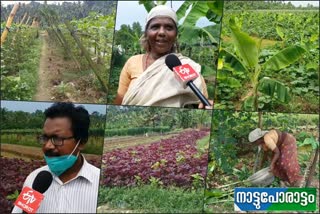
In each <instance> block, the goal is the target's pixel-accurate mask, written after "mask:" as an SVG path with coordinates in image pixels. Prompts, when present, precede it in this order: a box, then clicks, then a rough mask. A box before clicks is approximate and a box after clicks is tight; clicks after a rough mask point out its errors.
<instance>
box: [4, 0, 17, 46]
mask: <svg viewBox="0 0 320 214" xmlns="http://www.w3.org/2000/svg"><path fill="white" fill-rule="evenodd" d="M18 9H19V3H17V4H15V5H14V6H13V8H12V10H11V13H10V15H9V18H8V20H7V24H6V28H5V29H4V31H3V33H2V35H1V46H2V44H3V42H4V41H5V40H6V38H7V35H8V32H9V29H10V27H11V24H12V21H13V18H14V16H15V15H16V12H17V10H18Z"/></svg>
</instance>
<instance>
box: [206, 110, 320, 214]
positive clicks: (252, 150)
mask: <svg viewBox="0 0 320 214" xmlns="http://www.w3.org/2000/svg"><path fill="white" fill-rule="evenodd" d="M260 117H261V118H260V120H262V129H263V130H270V129H272V128H275V129H278V130H280V131H282V132H287V133H291V134H292V135H293V136H294V137H295V138H296V144H297V153H298V163H299V165H300V175H301V176H303V180H302V182H301V184H300V187H316V188H318V190H319V156H318V157H317V155H316V153H317V150H318V149H319V141H318V139H319V116H318V115H317V114H286V113H263V114H262V115H261V116H260ZM222 121H223V122H222ZM258 121H259V114H258V113H256V112H232V111H222V110H216V111H215V112H214V115H213V127H214V128H213V129H212V131H211V133H212V136H211V138H212V139H211V142H210V150H209V162H208V172H207V179H206V191H205V202H204V203H205V209H204V210H205V212H206V213H212V212H215V213H222V212H223V213H229V212H233V211H234V207H233V203H234V199H233V194H234V188H235V187H255V186H257V185H252V184H250V182H248V181H246V179H248V178H249V176H250V175H252V174H253V173H254V172H257V171H258V170H260V169H262V168H265V167H267V166H269V165H270V161H271V159H270V158H269V159H266V160H263V158H262V154H261V153H262V152H260V153H258V146H257V145H254V144H251V143H249V142H248V135H249V133H250V131H252V130H253V129H255V128H256V127H257V125H256V124H258ZM263 153H264V152H263ZM312 166H313V167H314V168H312ZM309 181H310V183H308V182H309ZM284 185H285V184H284V182H282V181H281V180H280V179H279V178H277V177H275V179H274V180H273V182H272V183H270V184H269V185H266V186H265V187H284ZM260 187H263V186H262V185H261V186H260Z"/></svg>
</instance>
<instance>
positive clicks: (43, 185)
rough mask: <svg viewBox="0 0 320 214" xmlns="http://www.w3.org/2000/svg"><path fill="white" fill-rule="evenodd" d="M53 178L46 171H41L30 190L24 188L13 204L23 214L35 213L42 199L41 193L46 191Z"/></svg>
mask: <svg viewBox="0 0 320 214" xmlns="http://www.w3.org/2000/svg"><path fill="white" fill-rule="evenodd" d="M52 180H53V177H52V175H51V173H50V172H48V171H41V172H39V173H38V175H37V176H36V177H35V179H34V181H33V183H32V189H31V188H30V187H27V186H25V187H24V188H23V189H22V191H21V193H20V195H19V197H18V198H17V200H16V201H15V202H14V204H15V205H16V206H17V207H19V208H21V209H22V210H23V213H35V212H36V211H37V209H38V208H39V206H40V203H41V201H42V200H43V198H44V195H43V193H44V192H45V191H47V190H48V188H49V187H50V185H51V183H52Z"/></svg>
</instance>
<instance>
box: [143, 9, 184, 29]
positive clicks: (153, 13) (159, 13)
mask: <svg viewBox="0 0 320 214" xmlns="http://www.w3.org/2000/svg"><path fill="white" fill-rule="evenodd" d="M155 17H169V18H171V19H172V20H173V21H174V23H175V24H176V26H178V19H177V14H176V12H175V11H174V10H173V9H172V8H170V7H168V6H166V5H158V6H156V7H154V8H152V9H151V10H150V12H149V13H148V16H147V18H146V26H147V25H148V23H149V21H150V20H151V19H153V18H155Z"/></svg>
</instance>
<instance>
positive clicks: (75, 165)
mask: <svg viewBox="0 0 320 214" xmlns="http://www.w3.org/2000/svg"><path fill="white" fill-rule="evenodd" d="M44 114H45V122H44V126H43V134H42V135H41V136H39V137H38V140H39V143H40V144H41V145H42V151H43V153H44V158H45V161H46V163H47V165H46V166H44V167H41V168H39V169H36V170H35V171H33V172H32V173H31V174H30V175H29V176H28V177H27V179H26V181H25V183H24V186H28V187H32V184H33V181H34V179H35V177H36V176H37V174H38V173H39V172H41V171H49V172H50V173H51V174H52V176H53V181H52V183H51V185H50V186H49V188H48V190H47V191H46V192H45V193H44V199H43V201H42V202H41V204H40V207H39V209H38V210H37V212H38V213H57V212H59V213H67V212H68V213H79V212H81V213H95V212H96V207H97V197H98V187H99V176H100V170H99V169H98V168H96V167H95V166H93V165H91V164H89V163H88V162H87V161H86V160H85V158H84V156H83V155H82V154H81V150H82V149H83V148H84V146H85V143H86V142H87V141H88V133H89V124H90V119H89V114H88V112H87V110H85V109H84V108H83V107H81V106H79V107H75V106H74V105H73V104H72V103H55V104H53V105H52V106H51V107H49V108H48V109H47V110H46V111H45V112H44ZM12 212H13V213H19V212H20V213H21V212H22V210H21V209H20V208H18V207H14V209H13V210H12Z"/></svg>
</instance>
